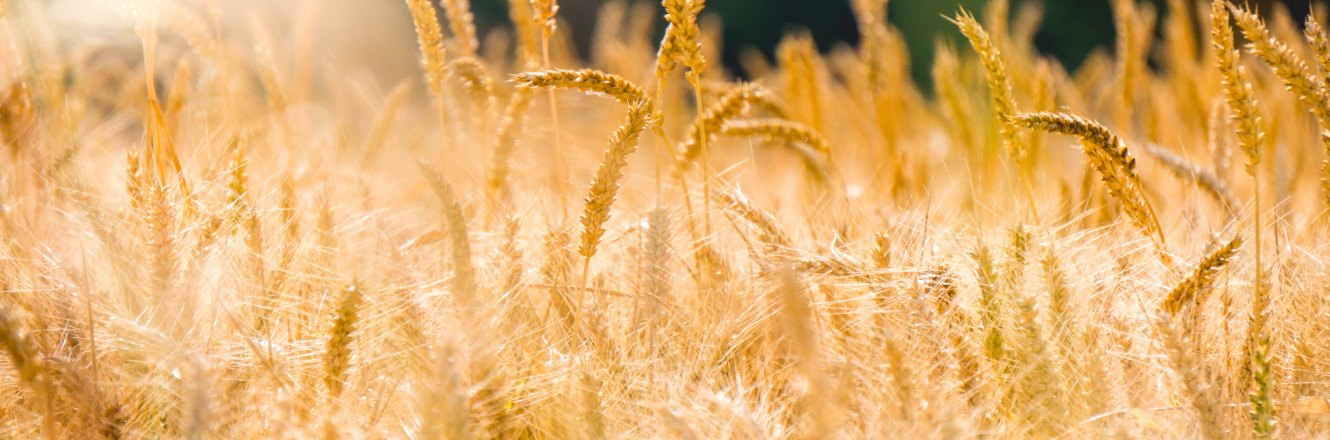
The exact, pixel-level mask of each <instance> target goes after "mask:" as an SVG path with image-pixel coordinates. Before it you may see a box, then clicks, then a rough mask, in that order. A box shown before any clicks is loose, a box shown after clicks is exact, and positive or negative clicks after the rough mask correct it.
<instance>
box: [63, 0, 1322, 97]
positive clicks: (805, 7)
mask: <svg viewBox="0 0 1330 440" xmlns="http://www.w3.org/2000/svg"><path fill="white" fill-rule="evenodd" d="M608 1H610V0H558V3H559V17H560V18H561V19H562V20H566V22H567V23H569V26H567V27H566V28H561V29H560V31H559V32H569V33H570V35H571V36H572V38H573V41H574V43H575V44H576V46H577V48H578V52H579V54H580V55H581V56H582V57H584V58H585V57H586V56H587V54H588V53H589V50H588V48H589V46H590V42H591V39H592V36H593V34H594V32H595V25H596V18H597V13H598V11H599V10H600V8H601V6H602V5H604V4H605V3H607V2H608ZM620 1H627V2H641V4H643V5H647V6H649V7H653V8H655V10H656V13H655V14H653V15H655V17H656V26H655V31H656V32H657V34H662V33H663V32H664V18H663V15H664V9H663V8H662V7H661V6H660V1H659V0H620ZM1010 1H1011V3H1012V4H1011V13H1012V14H1013V15H1014V14H1016V13H1017V11H1019V10H1020V6H1021V4H1022V3H1023V2H1032V1H1040V2H1041V3H1042V5H1043V10H1044V18H1043V22H1042V24H1041V25H1040V28H1039V29H1040V30H1039V33H1038V34H1037V36H1036V46H1037V48H1038V49H1039V50H1040V51H1041V52H1042V53H1044V54H1046V55H1049V56H1052V57H1055V58H1057V59H1059V60H1060V61H1061V62H1062V63H1063V64H1065V65H1066V66H1067V67H1068V68H1069V69H1075V67H1076V66H1077V65H1079V64H1080V62H1081V61H1082V60H1083V59H1084V58H1085V56H1086V55H1087V54H1088V53H1089V52H1090V51H1091V50H1093V49H1095V48H1096V47H1105V48H1107V49H1109V50H1111V49H1112V46H1113V42H1114V27H1113V16H1112V10H1111V8H1110V6H1109V3H1110V0H1010ZM1137 1H1138V3H1149V4H1153V5H1154V8H1155V9H1156V10H1157V11H1165V10H1166V9H1167V8H1166V7H1165V4H1166V0H1137ZM1184 1H1186V2H1188V3H1192V4H1196V5H1198V6H1201V7H1203V8H1205V9H1206V10H1207V11H1208V8H1209V4H1210V0H1184ZM1238 1H1240V2H1244V1H1245V2H1248V4H1251V5H1254V6H1255V7H1256V8H1257V9H1258V11H1260V12H1261V13H1262V15H1266V16H1269V15H1268V14H1267V13H1268V12H1269V11H1271V9H1272V8H1275V7H1286V8H1287V9H1288V11H1289V12H1290V13H1291V16H1292V17H1295V20H1297V22H1298V23H1299V24H1301V22H1302V21H1301V19H1302V17H1305V16H1306V15H1307V13H1308V11H1309V10H1310V9H1311V7H1310V3H1311V2H1312V1H1311V0H1238ZM1314 1H1316V2H1318V3H1319V2H1321V1H1323V0H1314ZM849 2H850V0H708V1H707V4H706V8H705V9H704V10H703V15H714V16H718V17H719V18H720V19H721V22H722V24H723V28H724V34H723V36H724V37H723V38H724V43H725V44H724V52H723V56H722V58H723V60H722V62H723V63H724V64H725V65H726V66H727V68H728V70H729V71H730V72H733V73H736V74H742V73H743V70H742V69H741V68H740V67H739V62H738V59H739V54H740V53H741V51H742V50H744V49H745V48H752V49H757V50H759V51H761V52H763V53H764V54H766V56H767V57H768V59H770V58H771V57H772V52H773V51H774V48H775V46H776V43H777V42H778V41H779V40H780V39H781V36H782V35H784V34H785V33H786V32H788V31H790V30H793V29H799V28H805V29H808V30H809V31H811V32H812V35H813V37H814V38H815V39H816V41H817V43H818V45H819V47H820V48H821V49H822V50H823V51H826V50H829V49H830V48H832V47H833V46H835V45H837V44H851V45H853V44H856V43H857V41H858V38H859V36H858V30H857V26H856V24H855V21H854V16H853V15H852V14H851V12H850V7H849ZM179 3H181V4H193V5H196V6H197V5H199V4H201V3H200V2H198V1H195V0H185V1H182V2H179ZM301 3H303V2H302V1H300V0H279V1H271V0H226V1H223V2H220V3H219V4H220V6H221V7H222V8H223V9H225V17H226V19H225V21H226V22H229V23H226V25H227V28H228V29H230V30H229V31H228V33H227V34H226V35H227V38H228V39H236V38H239V39H245V38H248V37H247V36H246V34H248V28H249V24H250V23H251V22H250V18H251V17H264V19H263V21H265V22H267V26H268V27H269V28H271V29H272V30H273V33H274V34H276V35H278V36H279V37H282V36H290V35H291V34H290V32H292V30H293V28H295V27H296V26H298V22H297V19H296V18H297V17H298V16H300V15H301V14H300V11H299V6H298V5H299V4H301ZM987 3H988V1H987V0H890V2H889V4H888V15H887V16H888V20H890V21H891V23H892V24H893V25H894V26H895V27H896V28H898V29H899V30H900V31H901V33H902V34H904V36H905V38H906V41H907V43H908V45H909V49H910V53H911V56H912V60H911V70H912V72H913V74H914V78H915V80H916V81H917V82H918V83H919V84H920V85H921V86H922V87H923V88H924V90H931V84H929V75H928V72H929V68H930V66H931V62H932V55H933V47H934V43H935V42H936V41H937V40H938V39H939V38H944V39H949V40H951V41H952V42H954V43H958V44H957V47H958V48H962V49H965V50H967V51H968V48H965V47H964V39H963V38H962V37H961V35H960V33H959V32H958V31H956V27H955V26H954V25H952V24H951V23H950V22H948V21H947V20H946V18H944V16H953V15H955V13H956V12H957V11H959V10H960V8H962V7H963V8H965V9H967V10H970V11H972V12H974V13H976V14H981V13H982V11H983V10H984V7H985V4H987ZM45 4H46V6H47V16H48V17H49V18H50V19H51V21H52V22H53V23H52V24H53V28H54V29H56V30H58V32H59V33H60V34H61V35H60V36H61V37H62V38H63V42H65V43H67V44H69V45H70V46H77V45H79V44H80V43H87V42H98V41H100V42H105V40H107V39H112V40H119V42H120V43H122V44H123V45H124V46H125V48H126V49H127V53H129V54H130V55H133V53H134V52H135V51H137V48H138V46H139V44H140V43H139V41H138V38H137V37H136V35H135V34H133V32H132V31H130V30H129V28H128V27H127V26H126V22H125V21H124V19H123V18H122V17H120V16H119V15H117V14H115V13H112V12H111V10H110V9H108V8H107V7H106V6H105V4H106V1H105V0H45ZM313 4H315V5H317V6H316V8H317V9H316V11H315V15H316V17H315V19H314V25H315V27H316V30H315V35H316V40H317V45H318V48H317V50H318V52H319V53H321V54H322V55H324V56H327V57H329V58H330V59H333V60H337V61H340V62H342V63H344V64H341V65H347V66H355V67H356V68H363V69H364V70H365V71H366V72H367V73H368V74H369V75H371V76H373V77H375V78H377V79H378V82H379V83H380V84H386V85H391V84H395V83H396V82H397V81H400V80H401V79H402V78H404V77H407V76H408V75H418V72H419V71H418V66H417V64H416V60H417V59H418V57H419V52H418V48H417V47H416V44H415V34H414V30H413V29H412V25H411V16H410V14H409V13H408V11H407V7H406V3H405V1H403V0H316V1H314V2H313ZM471 7H472V10H473V12H474V15H475V22H476V26H477V28H478V31H479V32H478V35H480V36H481V39H482V40H483V39H484V38H485V35H486V34H487V33H488V32H489V31H490V30H493V29H496V28H500V27H508V26H510V23H509V21H508V12H507V8H508V0H471ZM439 12H440V17H443V15H442V11H439ZM1161 14H1162V13H1161ZM1156 28H1158V27H1156ZM1156 32H1158V30H1156ZM712 62H714V60H713V61H712Z"/></svg>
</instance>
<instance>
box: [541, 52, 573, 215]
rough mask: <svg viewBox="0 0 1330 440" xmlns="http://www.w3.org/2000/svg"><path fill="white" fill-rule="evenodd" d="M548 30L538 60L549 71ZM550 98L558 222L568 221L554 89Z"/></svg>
mask: <svg viewBox="0 0 1330 440" xmlns="http://www.w3.org/2000/svg"><path fill="white" fill-rule="evenodd" d="M550 34H551V32H550V28H549V26H546V27H545V28H544V29H543V30H542V31H541V34H540V60H541V68H542V69H545V70H549V69H550ZM549 96H550V124H551V127H552V129H553V130H554V178H555V179H558V181H559V209H560V210H561V212H563V214H562V215H561V216H560V217H559V221H561V222H562V221H565V220H567V219H568V188H567V186H568V183H567V179H565V178H564V175H563V172H564V169H563V168H564V163H563V141H561V140H559V104H558V103H557V102H555V98H554V88H552V87H551V88H550V89H549Z"/></svg>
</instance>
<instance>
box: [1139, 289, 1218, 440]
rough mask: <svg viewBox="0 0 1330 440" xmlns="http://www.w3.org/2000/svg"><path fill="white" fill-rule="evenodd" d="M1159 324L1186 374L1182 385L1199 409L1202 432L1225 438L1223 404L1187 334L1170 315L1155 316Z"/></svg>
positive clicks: (1175, 360)
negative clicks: (1222, 418)
mask: <svg viewBox="0 0 1330 440" xmlns="http://www.w3.org/2000/svg"><path fill="white" fill-rule="evenodd" d="M1155 326H1156V328H1158V329H1159V334H1160V335H1161V336H1162V337H1163V340H1164V349H1165V350H1166V351H1167V352H1168V357H1169V359H1171V360H1172V361H1173V369H1174V370H1176V371H1177V372H1178V375H1179V376H1182V385H1183V387H1185V388H1186V390H1187V397H1188V398H1190V400H1191V404H1192V407H1193V408H1195V409H1196V415H1197V418H1199V419H1200V422H1201V432H1202V433H1204V434H1205V438H1206V439H1208V440H1222V439H1223V438H1225V435H1224V429H1223V427H1222V426H1220V423H1219V406H1218V405H1217V404H1216V403H1215V401H1214V392H1213V391H1212V389H1211V387H1210V385H1209V384H1207V383H1206V378H1205V376H1204V373H1203V370H1202V369H1201V367H1200V366H1199V365H1197V363H1198V362H1199V361H1197V360H1196V358H1195V357H1194V356H1193V354H1192V353H1191V350H1189V349H1188V338H1187V335H1186V334H1185V333H1184V332H1183V331H1182V330H1181V329H1179V328H1178V327H1177V326H1176V325H1174V323H1173V318H1170V317H1169V316H1168V315H1167V314H1163V313H1160V314H1157V315H1156V316H1155Z"/></svg>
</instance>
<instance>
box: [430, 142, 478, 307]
mask: <svg viewBox="0 0 1330 440" xmlns="http://www.w3.org/2000/svg"><path fill="white" fill-rule="evenodd" d="M420 170H421V172H422V173H423V174H424V175H425V179H427V180H429V184H430V187H431V188H433V189H434V194H436V195H438V196H439V200H440V201H441V202H443V217H444V219H445V220H446V222H445V223H446V224H445V225H444V227H445V228H447V230H448V236H449V239H451V240H452V259H453V295H454V296H455V297H456V298H457V303H458V305H461V306H462V307H468V308H469V307H472V306H475V305H476V303H475V293H476V285H475V268H474V267H473V266H472V262H471V240H470V238H468V236H467V231H466V214H464V213H463V211H462V201H461V199H459V198H458V197H457V192H456V191H455V190H454V189H453V185H452V184H451V183H449V182H448V178H447V177H444V175H443V172H442V171H440V170H439V169H438V168H437V167H435V166H433V165H430V164H429V163H426V162H425V161H423V160H422V161H420Z"/></svg>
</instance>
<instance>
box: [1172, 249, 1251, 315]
mask: <svg viewBox="0 0 1330 440" xmlns="http://www.w3.org/2000/svg"><path fill="white" fill-rule="evenodd" d="M1240 246H1242V237H1241V236H1238V237H1233V239H1232V240H1229V241H1228V244H1225V245H1223V246H1220V247H1219V248H1218V249H1215V250H1214V251H1213V252H1210V255H1207V256H1206V257H1205V259H1202V260H1201V261H1200V262H1199V263H1197V264H1196V270H1194V271H1192V273H1191V276H1188V277H1187V279H1184V280H1182V282H1180V283H1178V285H1177V287H1174V288H1173V291H1171V292H1169V294H1168V297H1167V298H1165V299H1164V303H1163V306H1162V308H1163V309H1164V311H1165V312H1168V314H1169V316H1175V315H1177V314H1178V312H1179V311H1180V310H1182V308H1183V307H1184V306H1187V305H1193V306H1196V305H1200V304H1201V302H1202V301H1203V297H1201V295H1204V294H1205V293H1206V291H1207V290H1208V289H1209V288H1210V283H1211V282H1213V281H1214V278H1215V275H1216V274H1218V273H1219V271H1220V270H1222V269H1223V268H1224V266H1225V265H1227V264H1228V262H1229V261H1231V260H1232V259H1233V255H1234V254H1237V252H1238V247H1240Z"/></svg>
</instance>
